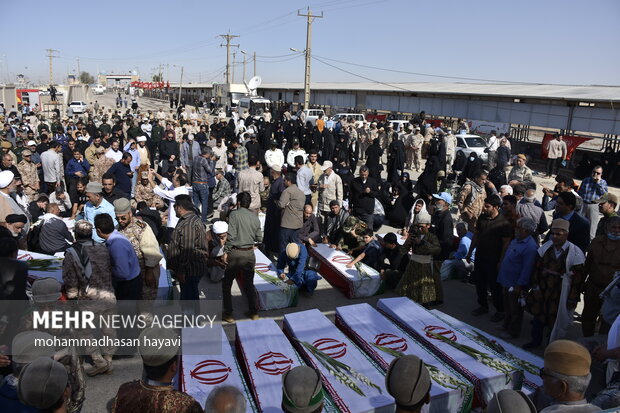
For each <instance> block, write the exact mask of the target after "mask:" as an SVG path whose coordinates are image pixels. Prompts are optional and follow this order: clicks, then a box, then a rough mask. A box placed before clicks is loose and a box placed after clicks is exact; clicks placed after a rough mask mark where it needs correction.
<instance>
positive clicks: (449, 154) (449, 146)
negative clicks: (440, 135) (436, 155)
mask: <svg viewBox="0 0 620 413" xmlns="http://www.w3.org/2000/svg"><path fill="white" fill-rule="evenodd" d="M445 142H446V167H447V170H448V172H452V163H453V162H454V158H455V157H456V144H457V142H456V136H454V134H452V129H451V128H448V134H447V135H446V136H445Z"/></svg>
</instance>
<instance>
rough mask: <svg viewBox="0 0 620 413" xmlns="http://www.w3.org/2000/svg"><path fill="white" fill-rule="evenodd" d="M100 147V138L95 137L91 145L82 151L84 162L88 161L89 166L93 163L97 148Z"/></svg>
mask: <svg viewBox="0 0 620 413" xmlns="http://www.w3.org/2000/svg"><path fill="white" fill-rule="evenodd" d="M100 147H101V138H100V137H96V138H94V139H93V143H92V144H91V145H90V146H89V147H88V148H86V150H85V151H84V157H85V158H86V160H87V161H88V163H89V164H91V165H93V164H94V163H95V159H96V158H95V152H96V151H97V148H100Z"/></svg>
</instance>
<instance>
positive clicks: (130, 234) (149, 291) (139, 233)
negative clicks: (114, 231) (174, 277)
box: [114, 198, 162, 300]
mask: <svg viewBox="0 0 620 413" xmlns="http://www.w3.org/2000/svg"><path fill="white" fill-rule="evenodd" d="M114 212H115V213H116V220H117V221H118V231H119V232H120V233H121V234H123V235H124V236H125V237H127V239H128V240H129V242H131V245H132V246H133V249H134V251H135V252H136V255H137V256H138V262H139V263H140V272H141V274H142V280H143V282H144V285H143V286H142V299H143V300H154V299H155V298H156V297H157V282H158V281H159V261H161V259H162V254H161V252H160V250H159V243H158V242H157V238H155V234H154V233H153V230H152V229H151V227H150V226H149V225H148V224H147V223H146V222H144V221H142V220H139V219H136V218H134V216H133V213H132V212H131V203H130V202H129V200H128V199H127V198H119V199H117V200H116V201H114Z"/></svg>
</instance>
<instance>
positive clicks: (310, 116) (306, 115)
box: [291, 109, 325, 126]
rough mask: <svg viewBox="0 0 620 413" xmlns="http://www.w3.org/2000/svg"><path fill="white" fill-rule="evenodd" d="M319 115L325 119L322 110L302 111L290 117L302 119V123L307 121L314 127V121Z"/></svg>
mask: <svg viewBox="0 0 620 413" xmlns="http://www.w3.org/2000/svg"><path fill="white" fill-rule="evenodd" d="M302 114H303V116H302ZM319 115H323V119H325V112H324V111H323V109H304V110H300V111H299V112H297V113H296V114H295V115H293V116H291V118H293V119H299V118H301V119H304V123H306V122H308V121H309V122H310V123H312V126H314V125H316V120H317V119H318V118H319Z"/></svg>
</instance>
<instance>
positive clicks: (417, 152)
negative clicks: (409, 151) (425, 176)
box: [412, 126, 424, 172]
mask: <svg viewBox="0 0 620 413" xmlns="http://www.w3.org/2000/svg"><path fill="white" fill-rule="evenodd" d="M423 145H424V136H422V134H421V133H420V127H419V126H416V128H415V134H414V135H413V144H412V147H413V165H412V168H413V167H414V166H415V170H416V172H420V169H422V147H423Z"/></svg>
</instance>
